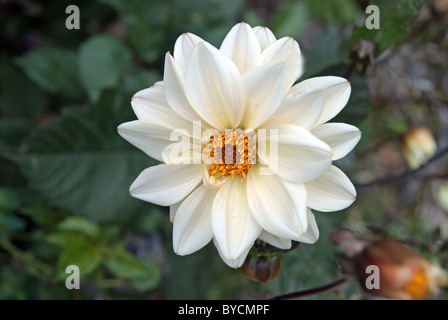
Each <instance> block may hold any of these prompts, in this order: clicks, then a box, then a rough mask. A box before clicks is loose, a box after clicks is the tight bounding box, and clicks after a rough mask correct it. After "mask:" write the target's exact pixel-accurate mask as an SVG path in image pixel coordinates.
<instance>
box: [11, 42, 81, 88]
mask: <svg viewBox="0 0 448 320" xmlns="http://www.w3.org/2000/svg"><path fill="white" fill-rule="evenodd" d="M16 61H17V63H18V64H19V65H20V66H21V67H22V68H23V70H24V71H25V73H26V74H27V75H28V77H30V78H31V79H32V80H33V81H35V82H36V83H37V84H38V85H40V86H41V87H42V88H43V89H45V90H48V91H50V92H53V93H60V94H65V95H68V96H80V95H82V93H83V90H82V87H81V83H80V81H79V78H78V61H77V55H76V53H75V52H73V51H70V50H66V49H62V48H56V47H47V48H38V49H34V50H32V51H30V52H28V53H27V54H26V55H24V56H22V57H20V58H18V59H16Z"/></svg>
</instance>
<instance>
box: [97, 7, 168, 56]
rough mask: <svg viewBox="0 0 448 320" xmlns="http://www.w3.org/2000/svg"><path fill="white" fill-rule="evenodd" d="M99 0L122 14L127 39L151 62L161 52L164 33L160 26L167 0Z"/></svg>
mask: <svg viewBox="0 0 448 320" xmlns="http://www.w3.org/2000/svg"><path fill="white" fill-rule="evenodd" d="M101 1H102V2H104V3H107V4H109V5H111V6H112V7H114V8H115V9H116V10H117V11H118V12H119V13H120V14H121V15H122V18H123V21H124V25H125V29H126V36H127V39H128V40H129V42H130V44H131V45H132V47H134V48H135V49H136V50H137V52H138V53H139V55H140V56H141V57H142V58H143V59H144V60H145V61H147V62H153V61H155V60H156V59H157V58H159V57H160V56H161V55H162V54H163V52H164V48H163V43H164V41H165V34H164V31H163V29H162V27H163V26H164V25H165V23H166V17H167V15H168V2H167V1H162V0H155V1H154V0H153V1H140V0H127V1H117V0H101ZM148 17H151V18H148Z"/></svg>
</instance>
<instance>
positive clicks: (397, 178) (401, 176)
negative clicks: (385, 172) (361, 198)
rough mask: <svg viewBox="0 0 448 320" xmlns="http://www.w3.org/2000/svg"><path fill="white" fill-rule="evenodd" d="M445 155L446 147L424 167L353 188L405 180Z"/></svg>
mask: <svg viewBox="0 0 448 320" xmlns="http://www.w3.org/2000/svg"><path fill="white" fill-rule="evenodd" d="M446 153H448V147H445V148H444V149H442V150H440V151H439V152H438V153H436V154H435V155H434V156H433V157H432V158H431V159H429V160H428V161H427V162H426V163H425V164H424V165H422V166H420V167H419V168H417V169H414V170H407V171H405V172H403V173H400V174H396V175H391V176H387V177H383V178H379V179H376V180H373V181H370V182H367V183H358V184H355V187H356V188H366V187H371V186H374V185H381V184H387V183H397V182H401V181H403V180H406V179H408V178H409V177H411V176H413V175H415V174H417V173H419V172H421V171H422V170H423V169H425V168H426V167H428V165H429V164H430V163H432V162H434V161H436V160H438V159H440V158H441V157H443V156H444V155H445V154H446Z"/></svg>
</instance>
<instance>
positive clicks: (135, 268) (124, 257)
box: [104, 248, 147, 280]
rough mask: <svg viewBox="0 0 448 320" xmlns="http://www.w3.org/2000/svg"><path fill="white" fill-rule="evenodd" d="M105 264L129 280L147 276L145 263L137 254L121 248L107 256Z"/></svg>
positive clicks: (110, 269)
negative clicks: (134, 254)
mask: <svg viewBox="0 0 448 320" xmlns="http://www.w3.org/2000/svg"><path fill="white" fill-rule="evenodd" d="M104 265H105V266H106V268H107V269H109V271H110V272H112V273H113V274H115V275H116V276H117V277H119V278H124V279H128V280H129V279H138V278H144V277H146V276H147V270H146V268H145V267H144V266H143V264H142V263H141V262H140V261H139V260H138V259H137V258H136V257H135V256H133V255H132V254H130V253H128V252H126V251H124V250H123V249H121V248H120V249H118V250H116V251H115V252H113V254H112V255H111V256H110V257H108V258H106V259H105V260H104Z"/></svg>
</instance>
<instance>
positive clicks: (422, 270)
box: [331, 230, 448, 300]
mask: <svg viewBox="0 0 448 320" xmlns="http://www.w3.org/2000/svg"><path fill="white" fill-rule="evenodd" d="M348 232H349V230H344V231H343V234H344V235H345V238H347V236H346V233H348ZM337 233H341V231H337V232H336V234H337ZM352 233H353V234H354V235H353V236H352V237H351V238H353V239H357V238H358V237H360V235H358V234H356V233H354V232H352ZM340 238H341V237H335V236H333V237H332V238H331V239H332V240H333V242H335V243H336V244H338V245H340V244H339V243H338V241H334V239H337V240H339V239H340ZM363 243H365V248H364V249H363V250H362V251H360V252H358V253H356V254H354V255H353V251H350V250H349V251H348V252H347V251H346V255H337V256H336V258H337V260H338V262H339V264H340V266H341V270H342V271H343V272H344V274H346V275H349V276H354V277H355V278H356V279H357V280H358V281H359V284H360V285H361V287H362V289H363V290H364V291H366V292H368V293H369V294H372V295H375V296H380V297H384V298H389V299H400V300H421V299H428V298H431V297H434V296H435V295H436V293H437V291H438V289H439V288H441V287H446V286H447V285H448V273H447V272H446V271H445V270H443V269H442V268H441V267H440V266H438V265H436V264H434V263H432V262H430V261H429V260H427V259H425V258H424V257H422V256H420V255H417V254H416V253H414V252H413V251H411V250H409V249H408V248H407V247H406V246H404V245H403V244H401V243H399V242H397V241H394V240H392V239H390V238H389V237H387V236H384V235H382V236H376V237H374V236H370V237H364V242H363ZM340 247H341V248H342V249H344V246H340Z"/></svg>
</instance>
